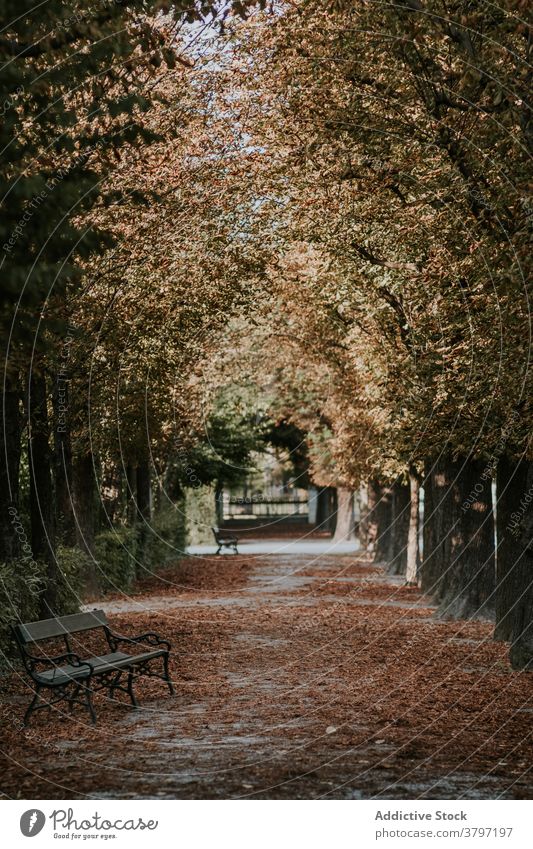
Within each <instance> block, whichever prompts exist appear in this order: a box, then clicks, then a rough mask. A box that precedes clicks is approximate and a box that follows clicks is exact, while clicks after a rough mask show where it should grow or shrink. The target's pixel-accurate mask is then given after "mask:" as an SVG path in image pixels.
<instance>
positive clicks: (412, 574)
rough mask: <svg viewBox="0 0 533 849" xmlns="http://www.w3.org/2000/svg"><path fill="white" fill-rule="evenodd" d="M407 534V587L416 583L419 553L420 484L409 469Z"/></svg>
mask: <svg viewBox="0 0 533 849" xmlns="http://www.w3.org/2000/svg"><path fill="white" fill-rule="evenodd" d="M409 493H410V499H411V500H410V507H409V532H408V535H407V567H406V571H405V582H406V584H409V585H411V586H412V585H415V584H417V583H418V571H419V568H420V553H419V547H418V522H419V499H420V482H419V480H418V475H417V473H416V471H415V470H414V469H413V468H410V469H409Z"/></svg>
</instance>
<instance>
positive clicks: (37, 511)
mask: <svg viewBox="0 0 533 849" xmlns="http://www.w3.org/2000/svg"><path fill="white" fill-rule="evenodd" d="M28 425H29V431H28V436H29V439H28V460H29V473H30V525H31V547H32V551H33V557H34V559H35V560H38V561H41V562H42V563H45V564H46V584H45V588H44V591H43V594H42V597H41V611H40V613H41V615H42V616H43V617H49V616H52V615H55V614H56V613H57V612H58V610H57V602H58V593H57V590H58V572H57V562H56V556H55V534H54V504H53V493H52V463H51V452H50V445H49V432H48V396H47V387H46V378H45V377H44V375H38V374H36V373H33V374H32V375H31V377H30V379H29V385H28Z"/></svg>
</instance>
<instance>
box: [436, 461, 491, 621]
mask: <svg viewBox="0 0 533 849" xmlns="http://www.w3.org/2000/svg"><path fill="white" fill-rule="evenodd" d="M425 493H426V504H425V518H424V530H425V533H424V563H423V565H422V588H423V589H424V590H425V591H427V592H431V593H432V595H433V596H434V598H435V599H436V601H438V602H439V603H440V610H441V613H442V614H443V615H445V616H448V617H453V618H462V617H476V618H486V617H488V616H490V614H491V611H492V609H493V606H494V516H493V511H492V492H491V480H490V477H489V476H488V474H486V469H485V464H484V462H483V461H481V460H470V459H466V460H465V459H464V458H459V459H458V460H457V461H455V462H454V461H452V460H451V458H450V457H447V456H443V455H441V456H440V457H439V459H438V460H437V461H436V462H435V463H434V464H433V466H432V467H431V469H430V470H429V471H428V474H427V476H426V483H425ZM426 528H427V533H426Z"/></svg>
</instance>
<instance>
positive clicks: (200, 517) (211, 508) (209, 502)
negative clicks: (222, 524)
mask: <svg viewBox="0 0 533 849" xmlns="http://www.w3.org/2000/svg"><path fill="white" fill-rule="evenodd" d="M185 515H186V517H187V544H188V545H207V544H210V543H211V544H212V543H213V533H212V531H211V528H212V527H214V526H215V525H217V524H218V522H217V514H216V506H215V490H214V487H212V486H201V487H199V488H198V489H192V488H191V489H187V490H186V494H185Z"/></svg>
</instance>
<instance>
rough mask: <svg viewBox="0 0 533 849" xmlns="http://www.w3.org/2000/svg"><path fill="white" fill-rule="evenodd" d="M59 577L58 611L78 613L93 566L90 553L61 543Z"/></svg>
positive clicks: (58, 554)
mask: <svg viewBox="0 0 533 849" xmlns="http://www.w3.org/2000/svg"><path fill="white" fill-rule="evenodd" d="M56 557H57V567H58V572H59V577H58V613H59V614H60V615H61V616H64V615H66V614H67V613H76V612H77V611H78V610H79V607H80V604H81V603H82V602H83V589H84V580H85V576H86V575H87V573H88V572H89V570H90V569H91V568H92V565H93V564H92V561H91V558H90V557H89V555H88V554H86V553H85V552H84V551H82V550H81V549H80V548H67V547H66V546H63V545H60V546H59V548H58V549H57V552H56Z"/></svg>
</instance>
